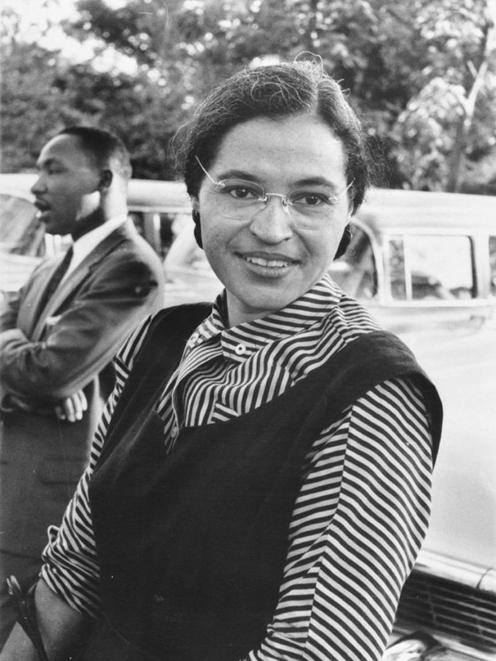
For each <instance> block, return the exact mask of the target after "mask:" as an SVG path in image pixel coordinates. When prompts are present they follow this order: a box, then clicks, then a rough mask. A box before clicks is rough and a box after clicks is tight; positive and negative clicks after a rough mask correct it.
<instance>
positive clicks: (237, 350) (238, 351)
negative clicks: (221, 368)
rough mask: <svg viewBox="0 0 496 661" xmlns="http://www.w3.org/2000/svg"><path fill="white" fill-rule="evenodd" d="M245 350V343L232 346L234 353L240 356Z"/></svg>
mask: <svg viewBox="0 0 496 661" xmlns="http://www.w3.org/2000/svg"><path fill="white" fill-rule="evenodd" d="M245 351H246V345H244V344H237V345H236V346H235V347H234V353H235V354H237V355H238V356H242V355H243V354H244V353H245Z"/></svg>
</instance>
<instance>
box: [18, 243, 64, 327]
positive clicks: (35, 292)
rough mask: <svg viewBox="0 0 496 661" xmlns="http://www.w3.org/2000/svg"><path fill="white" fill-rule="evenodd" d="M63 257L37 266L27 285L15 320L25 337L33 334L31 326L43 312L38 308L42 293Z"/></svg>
mask: <svg viewBox="0 0 496 661" xmlns="http://www.w3.org/2000/svg"><path fill="white" fill-rule="evenodd" d="M63 258H64V256H63V255H61V256H60V257H59V258H58V259H54V260H47V261H46V262H45V263H44V264H42V265H41V266H40V267H39V268H38V272H37V273H36V275H35V278H34V281H33V282H32V283H30V286H28V289H27V291H26V295H25V298H24V300H23V302H22V305H21V306H20V308H19V317H18V320H17V325H18V327H19V328H21V329H23V331H24V333H25V334H26V335H27V337H30V338H31V337H32V336H33V328H34V326H35V324H36V322H37V320H38V319H39V316H40V313H42V312H43V310H40V303H41V300H42V298H43V294H44V292H45V289H46V288H47V286H48V283H49V282H50V280H51V278H52V276H53V274H54V272H55V270H56V268H57V267H58V265H59V264H60V262H61V261H62V259H63Z"/></svg>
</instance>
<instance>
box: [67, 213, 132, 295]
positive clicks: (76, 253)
mask: <svg viewBox="0 0 496 661" xmlns="http://www.w3.org/2000/svg"><path fill="white" fill-rule="evenodd" d="M126 220H127V216H126V215H125V214H123V215H121V216H115V218H110V219H109V220H106V221H105V222H104V223H103V224H102V225H99V226H98V227H95V229H94V230H91V231H90V232H87V233H86V234H83V236H81V237H80V238H79V239H78V240H77V241H74V243H73V244H72V259H71V262H70V264H69V267H68V268H67V271H66V272H65V274H64V277H63V278H62V282H63V281H64V280H65V279H66V278H67V276H68V275H69V274H70V273H71V272H72V271H74V269H75V268H76V267H77V266H79V264H81V262H82V261H83V259H84V258H85V257H87V256H88V255H89V254H90V253H91V252H92V251H93V250H94V249H95V248H96V247H97V245H98V244H99V243H101V242H102V241H103V240H104V239H106V238H107V236H109V235H110V234H112V232H113V231H114V230H116V229H117V228H118V227H120V226H121V225H122V224H123V223H125V222H126Z"/></svg>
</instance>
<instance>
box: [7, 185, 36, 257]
mask: <svg viewBox="0 0 496 661" xmlns="http://www.w3.org/2000/svg"><path fill="white" fill-rule="evenodd" d="M43 236H44V228H43V226H41V225H40V223H39V222H38V221H37V219H36V208H35V207H34V206H33V205H32V204H31V202H29V201H28V200H25V199H23V198H21V197H15V196H14V195H7V194H4V193H2V194H0V250H1V251H2V252H4V253H10V254H13V255H26V256H32V257H34V256H38V257H40V256H43V255H44V254H45V243H44V241H43Z"/></svg>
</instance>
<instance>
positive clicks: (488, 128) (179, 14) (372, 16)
mask: <svg viewBox="0 0 496 661" xmlns="http://www.w3.org/2000/svg"><path fill="white" fill-rule="evenodd" d="M489 1H490V0H252V1H251V2H245V1H244V0H167V2H166V1H165V0H129V1H128V2H126V3H125V4H124V5H123V6H122V7H120V8H117V9H110V8H109V6H107V5H106V3H105V1H104V0H79V2H78V10H79V15H78V17H77V19H76V20H73V21H72V22H70V23H66V25H65V29H66V32H67V33H68V34H71V35H73V36H76V37H77V38H78V39H79V40H81V41H87V40H89V39H98V40H99V42H100V43H101V45H102V48H106V49H108V48H111V49H113V50H114V51H115V52H118V53H121V54H122V55H125V56H126V57H127V58H131V60H132V61H133V62H134V63H135V65H136V72H135V74H133V75H130V74H126V75H125V74H123V73H122V72H116V71H111V72H104V73H102V72H101V71H98V70H95V68H94V67H93V66H92V65H91V63H87V64H85V65H78V66H74V65H69V64H66V66H65V67H62V69H61V64H60V59H58V58H57V57H56V56H55V55H50V54H45V55H44V57H45V67H44V69H43V67H41V60H40V63H39V65H40V66H39V69H40V70H39V77H38V78H37V81H40V86H41V87H45V89H50V90H52V91H53V94H52V93H50V94H45V95H43V94H41V98H42V99H43V101H42V102H41V103H42V104H45V106H46V110H45V111H44V112H45V117H46V118H48V119H45V118H43V119H42V118H40V119H39V123H41V125H43V123H44V122H45V123H46V125H49V124H50V123H51V122H55V123H57V122H58V123H61V122H64V121H66V119H67V115H69V116H71V117H72V116H77V117H80V118H81V119H84V120H85V121H91V122H94V123H99V124H100V125H105V126H108V127H110V128H113V129H114V130H116V131H117V132H118V133H120V134H121V135H123V136H124V137H125V138H126V141H127V142H128V144H129V146H130V148H131V150H132V152H133V155H134V162H135V171H136V172H137V173H138V174H139V175H141V176H150V177H164V176H172V168H171V165H170V164H169V163H168V160H167V148H166V145H167V141H168V139H169V137H170V136H171V135H172V133H173V132H174V129H175V128H176V127H177V126H178V125H179V124H180V123H182V122H183V121H184V119H185V118H186V117H187V115H188V113H189V111H190V109H191V107H192V106H194V104H195V103H196V102H197V101H198V99H200V98H201V97H202V96H203V95H204V94H205V93H206V92H207V91H208V90H210V89H211V88H212V87H213V86H214V85H215V84H216V83H217V82H218V81H219V80H220V79H222V78H224V77H225V76H226V75H229V74H230V73H232V72H233V71H235V70H238V69H239V68H240V67H242V66H246V65H249V64H250V63H252V62H253V61H257V58H259V59H260V58H266V57H276V58H281V59H292V58H294V57H295V55H297V54H298V53H299V52H301V51H304V50H308V51H311V52H313V53H318V54H320V55H321V57H322V58H323V60H324V63H325V68H326V70H327V71H328V72H329V73H331V74H332V75H333V76H335V77H336V78H337V79H338V80H340V81H341V83H342V85H343V87H344V88H346V89H347V90H348V93H349V96H350V99H351V101H352V103H353V104H354V106H355V107H356V108H357V109H358V111H359V114H360V115H361V117H362V119H363V121H364V124H365V126H366V130H367V132H368V134H369V136H370V139H371V141H373V142H374V143H375V144H376V145H378V146H379V147H380V148H381V150H382V151H383V152H384V153H385V155H386V159H387V162H388V165H389V168H388V172H389V183H390V185H392V186H396V187H398V186H405V187H413V188H427V189H429V188H433V189H435V188H440V189H442V188H445V189H447V188H451V189H453V190H456V189H459V188H460V187H462V186H463V185H465V186H466V187H469V188H470V189H471V190H473V189H474V187H475V188H477V183H476V181H477V176H478V174H477V173H478V172H479V173H482V174H483V177H484V182H480V186H479V188H481V189H483V188H484V186H485V187H486V188H487V186H488V185H489V184H490V181H491V178H494V173H492V170H491V167H488V165H487V164H488V162H491V159H493V158H494V153H495V138H494V136H495V135H496V131H495V128H496V126H495V113H494V111H493V110H492V108H493V107H494V105H493V101H494V96H495V95H496V87H495V85H496V71H495V65H496V62H495V55H494V40H493V39H494V28H493V26H492V21H491V17H490V15H489V12H488V6H487V3H488V2H489ZM39 55H40V57H41V54H39ZM32 57H33V58H34V54H33V55H32ZM9 58H10V60H9ZM9 58H7V59H8V60H9V63H8V65H7V66H8V67H9V68H8V77H10V76H11V75H12V79H14V78H15V75H17V74H15V73H14V72H15V71H16V70H18V69H17V68H18V67H19V66H20V64H21V62H20V60H15V57H14V56H12V57H11V56H10V55H9ZM42 59H43V58H42ZM54 61H56V63H55V62H54ZM47 63H48V64H49V66H47ZM34 64H36V63H34ZM16 67H17V68H16ZM42 69H43V70H42ZM31 70H32V71H35V70H36V67H34V68H32V69H31ZM11 71H12V74H11ZM19 75H20V74H19ZM33 76H34V77H35V78H36V74H33ZM5 77H6V76H5V75H4V79H5ZM42 80H43V81H44V83H41V81H42ZM28 88H29V85H28V86H27V89H28ZM16 89H17V86H16V84H12V85H11V83H10V82H9V83H7V88H6V91H5V92H4V98H5V94H6V93H7V94H8V95H9V96H10V95H11V94H15V92H16ZM33 90H36V86H34V87H33ZM38 91H39V90H38ZM19 103H20V101H19ZM56 108H59V115H58V116H57V113H56ZM33 112H34V111H33ZM11 119H12V123H14V124H15V122H14V119H15V117H14V113H13V116H12V118H11ZM33 120H34V117H33ZM17 121H21V120H20V119H19V118H18V119H17ZM7 123H9V122H7ZM36 123H37V122H36V121H35V120H34V121H33V125H35V124H36ZM9 125H10V124H9ZM8 137H9V139H13V138H14V136H13V133H8ZM3 140H4V143H5V134H4V139H3ZM12 144H13V145H14V144H15V140H14V141H13V142H12ZM479 166H480V167H479ZM2 167H3V168H4V169H5V167H4V166H2ZM481 176H482V175H481Z"/></svg>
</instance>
